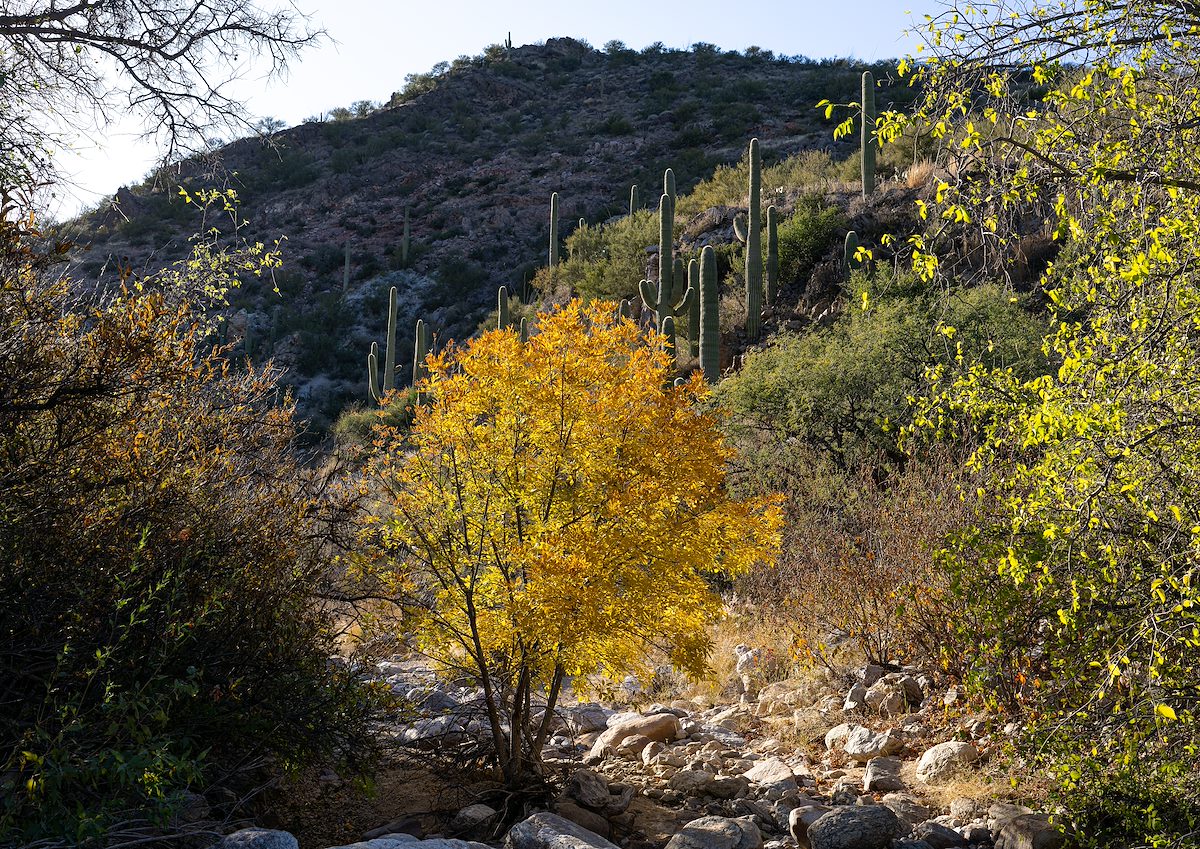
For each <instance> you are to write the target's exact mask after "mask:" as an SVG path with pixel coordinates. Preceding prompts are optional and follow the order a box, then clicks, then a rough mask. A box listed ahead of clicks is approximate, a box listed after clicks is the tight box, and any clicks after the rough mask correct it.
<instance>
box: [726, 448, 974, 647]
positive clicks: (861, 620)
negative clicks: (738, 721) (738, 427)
mask: <svg viewBox="0 0 1200 849" xmlns="http://www.w3.org/2000/svg"><path fill="white" fill-rule="evenodd" d="M738 445H739V452H740V455H741V456H742V458H743V468H742V471H741V474H740V475H739V476H738V478H737V482H738V483H737V486H738V491H739V492H740V491H742V490H744V491H745V492H746V493H747V494H749V493H756V492H760V491H767V492H769V491H782V492H785V493H786V494H787V501H786V518H785V522H784V538H783V544H782V547H781V554H780V557H779V559H778V561H777V562H776V563H775V564H773V565H772V566H771V567H769V568H762V569H758V570H756V571H754V572H753V573H751V574H750V575H748V576H746V577H744V578H742V579H741V580H740V581H739V583H738V589H739V593H740V594H741V595H742V596H743V597H745V598H746V599H748V600H750V601H753V602H755V603H757V604H760V605H762V606H764V607H765V608H767V609H770V610H773V611H776V613H777V614H778V615H780V617H781V618H784V617H786V619H787V620H788V621H789V622H790V627H791V629H792V633H793V639H794V643H793V649H794V651H795V652H796V654H797V656H798V659H800V660H802V661H806V662H817V663H820V664H822V665H826V666H829V667H831V668H833V667H834V666H836V665H837V664H838V663H840V662H845V661H847V660H854V661H857V660H861V659H864V658H865V659H866V660H868V661H870V662H872V663H892V662H898V661H911V660H927V659H930V658H929V656H928V654H927V645H926V643H928V640H927V639H925V635H924V633H923V632H922V631H921V629H920V628H918V627H917V625H918V622H923V619H920V620H919V619H916V618H914V616H915V614H916V613H918V611H917V610H916V608H917V607H918V606H919V605H921V604H923V603H924V602H923V600H922V597H923V596H928V597H929V598H930V600H931V601H932V600H934V599H936V600H941V599H942V598H943V597H944V594H945V593H948V592H949V582H948V580H947V579H946V573H944V572H942V571H941V570H940V569H939V568H938V566H937V565H936V563H935V559H934V553H935V552H936V551H937V550H938V549H939V547H940V546H941V545H942V543H943V541H944V539H945V538H946V536H947V535H948V534H949V533H950V532H952V531H954V530H956V529H957V528H959V527H961V526H963V525H964V524H965V523H966V521H967V517H968V516H969V512H970V511H969V509H968V508H967V506H966V505H965V504H964V503H963V502H962V501H961V500H960V498H959V483H960V481H961V480H962V477H961V475H959V474H958V471H959V468H960V467H959V466H958V465H957V464H956V463H955V462H953V461H952V460H951V459H950V458H948V457H946V456H939V457H935V458H929V459H925V460H921V461H912V462H909V463H908V464H907V465H906V466H905V467H904V469H903V470H900V469H898V468H897V467H895V466H893V465H890V464H879V465H872V464H865V463H864V464H861V465H859V466H858V467H857V468H855V469H853V470H845V469H839V468H837V467H836V466H834V465H833V464H832V463H830V462H829V460H828V458H826V457H824V456H823V455H822V454H821V453H820V452H818V451H814V450H812V449H811V448H807V447H805V446H801V445H797V444H796V443H790V444H789V443H787V442H786V441H781V440H778V439H774V438H771V437H769V436H766V437H763V436H753V437H749V438H747V437H746V435H744V434H743V435H742V438H741V439H740V440H739V441H738ZM930 606H931V607H934V605H932V604H930ZM920 612H923V611H920ZM914 637H915V639H914ZM847 647H850V648H852V649H853V651H852V652H849V653H848V654H847V653H846V651H845V649H846V648H847ZM939 651H940V649H939ZM932 659H934V660H939V659H940V658H939V657H938V652H935V653H934V654H933V656H932Z"/></svg>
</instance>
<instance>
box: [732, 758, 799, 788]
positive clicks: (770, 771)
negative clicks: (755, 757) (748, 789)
mask: <svg viewBox="0 0 1200 849" xmlns="http://www.w3.org/2000/svg"><path fill="white" fill-rule="evenodd" d="M742 777H743V778H745V779H746V780H748V781H751V782H753V783H754V784H758V785H759V786H761V787H774V788H777V789H779V790H782V791H783V792H785V793H786V792H787V791H789V790H795V789H797V787H798V786H799V785H798V784H797V783H796V773H795V771H794V770H793V769H792V768H791V767H790V766H788V765H787V764H785V763H784V762H783V761H781V760H780V759H779V758H767V759H766V760H763V761H759V762H758V763H756V764H755V765H754V766H752V767H750V769H748V770H746V771H745V772H744V773H742Z"/></svg>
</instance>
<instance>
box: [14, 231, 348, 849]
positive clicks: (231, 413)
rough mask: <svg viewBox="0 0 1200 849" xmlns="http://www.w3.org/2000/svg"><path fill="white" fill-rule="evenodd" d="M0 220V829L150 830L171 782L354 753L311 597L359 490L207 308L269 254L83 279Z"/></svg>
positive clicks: (231, 782)
mask: <svg viewBox="0 0 1200 849" xmlns="http://www.w3.org/2000/svg"><path fill="white" fill-rule="evenodd" d="M34 237H35V234H33V233H31V232H27V231H23V230H22V229H21V228H19V227H18V226H17V225H14V224H12V223H9V222H5V223H3V224H2V225H0V238H2V245H0V328H2V330H0V515H3V516H4V521H3V522H0V705H2V706H3V707H2V709H0V843H4V842H7V841H9V840H12V841H15V842H19V843H20V842H27V841H32V840H40V841H43V845H46V846H52V845H56V841H69V842H72V843H74V842H79V841H83V840H86V839H88V838H92V837H99V836H102V835H103V834H104V833H105V832H106V830H107V829H108V828H109V827H110V826H111V825H112V824H113V823H115V822H121V823H122V829H123V831H124V832H125V833H126V834H130V833H134V834H136V833H137V832H146V831H148V830H153V829H156V828H161V827H164V826H165V825H166V824H167V822H168V820H169V817H170V815H171V813H172V811H173V810H175V809H176V808H177V807H178V805H179V803H180V800H181V798H182V795H183V793H184V792H185V791H186V790H189V789H190V790H192V791H196V792H204V791H206V790H208V789H210V788H212V787H214V786H216V785H218V784H223V785H225V786H227V787H229V786H231V787H232V788H233V789H235V790H246V789H249V784H248V783H249V782H257V781H259V780H261V777H258V778H256V777H255V773H256V771H260V770H261V769H262V768H263V767H264V766H267V765H273V767H274V768H275V769H278V768H282V767H287V766H290V765H299V764H303V763H306V762H310V761H312V760H314V759H316V758H326V757H328V758H331V759H333V760H335V761H338V760H340V761H344V762H347V763H350V764H353V763H354V762H355V761H356V760H357V759H358V758H359V757H360V756H362V757H368V756H369V755H370V752H371V750H372V747H371V744H370V742H369V738H368V737H367V734H366V727H367V722H368V719H369V715H370V711H369V707H370V705H369V702H368V701H367V700H366V698H365V697H364V694H363V692H362V690H361V689H360V686H359V685H358V684H357V683H356V682H355V680H354V679H353V678H352V676H351V675H350V674H349V673H348V672H346V671H343V670H341V669H340V668H338V667H336V666H331V665H330V661H329V658H330V655H331V654H332V653H333V651H334V645H333V639H332V633H333V632H332V627H331V622H330V611H329V610H328V609H327V608H325V607H323V606H321V605H320V604H318V603H317V597H318V595H319V594H321V593H323V592H324V591H325V589H327V587H328V581H329V580H330V578H331V572H330V567H331V557H330V555H331V549H330V546H332V545H334V544H336V543H337V542H338V540H339V538H340V534H341V530H342V528H343V527H344V525H345V519H344V518H339V517H345V516H347V515H349V513H348V511H350V510H352V508H353V503H354V502H353V501H340V500H338V499H335V498H334V497H333V496H331V495H329V494H327V492H326V489H327V488H326V486H325V479H324V477H323V476H322V475H320V474H318V473H316V472H313V471H309V470H306V469H305V468H304V466H303V465H302V464H301V462H300V460H299V458H298V455H297V453H296V450H295V445H294V440H295V437H296V435H297V431H298V428H297V424H296V422H295V421H294V420H293V418H292V410H291V408H290V407H289V406H286V405H285V406H280V405H279V404H278V403H277V402H276V400H275V399H276V395H277V388H276V383H275V379H276V375H274V374H271V373H265V372H256V371H237V370H231V369H230V368H229V364H228V363H227V362H226V360H225V359H224V358H223V356H222V354H221V351H220V350H214V349H213V348H212V346H211V344H210V342H209V340H208V338H207V334H208V325H207V323H206V322H205V320H204V319H203V315H204V308H205V307H206V306H207V304H208V303H209V302H210V301H211V299H212V298H214V297H216V298H219V297H220V295H221V292H222V291H223V289H224V288H225V287H226V286H227V285H229V284H230V283H231V278H230V277H229V273H230V271H231V269H233V268H235V267H241V268H251V267H262V264H263V263H264V262H266V263H268V264H271V263H273V262H274V260H273V258H272V257H271V256H270V255H269V254H264V253H262V252H261V251H255V250H250V251H249V252H246V251H234V252H232V253H231V252H230V251H231V250H232V249H227V250H223V251H218V250H216V249H215V248H213V247H211V246H206V245H200V246H198V247H197V252H196V254H195V255H194V256H193V257H192V259H191V260H190V261H189V262H187V263H181V264H180V265H179V266H177V267H173V268H169V269H167V270H166V271H165V272H163V273H161V274H160V275H158V276H156V277H155V278H152V279H147V280H142V281H138V282H137V285H136V286H131V287H130V288H128V289H125V290H123V291H121V292H119V293H116V294H114V295H111V296H94V297H83V296H79V295H77V294H76V291H77V288H76V284H74V283H72V282H70V281H67V280H64V279H61V278H60V277H59V276H58V275H57V274H55V273H53V272H52V271H50V270H47V269H46V267H45V264H44V263H43V262H42V261H41V260H40V259H39V257H38V256H37V255H36V253H35V252H34V251H32V250H31V249H30V248H29V247H28V246H29V245H30V244H32V243H33V239H34Z"/></svg>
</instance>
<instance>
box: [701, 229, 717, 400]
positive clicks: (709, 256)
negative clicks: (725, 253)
mask: <svg viewBox="0 0 1200 849" xmlns="http://www.w3.org/2000/svg"><path fill="white" fill-rule="evenodd" d="M698 335H699V337H700V368H701V369H702V370H703V371H704V379H705V380H707V381H708V382H709V383H716V382H717V381H718V380H720V379H721V317H720V312H719V311H718V309H717V255H716V253H715V252H714V251H713V249H712V245H705V247H704V250H702V251H701V252H700V333H699V334H698Z"/></svg>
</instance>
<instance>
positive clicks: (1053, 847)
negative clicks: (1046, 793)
mask: <svg viewBox="0 0 1200 849" xmlns="http://www.w3.org/2000/svg"><path fill="white" fill-rule="evenodd" d="M1066 842H1067V838H1066V837H1065V836H1064V835H1063V833H1062V832H1061V831H1059V830H1058V829H1057V828H1055V827H1054V826H1053V825H1051V824H1050V820H1049V818H1048V817H1046V816H1045V815H1043V814H1021V815H1020V816H1017V817H1013V818H1012V819H1010V820H1008V821H1007V822H1005V823H1004V825H1003V826H1001V828H1000V833H999V834H997V835H996V849H1061V847H1062V846H1063V845H1065V844H1066Z"/></svg>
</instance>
